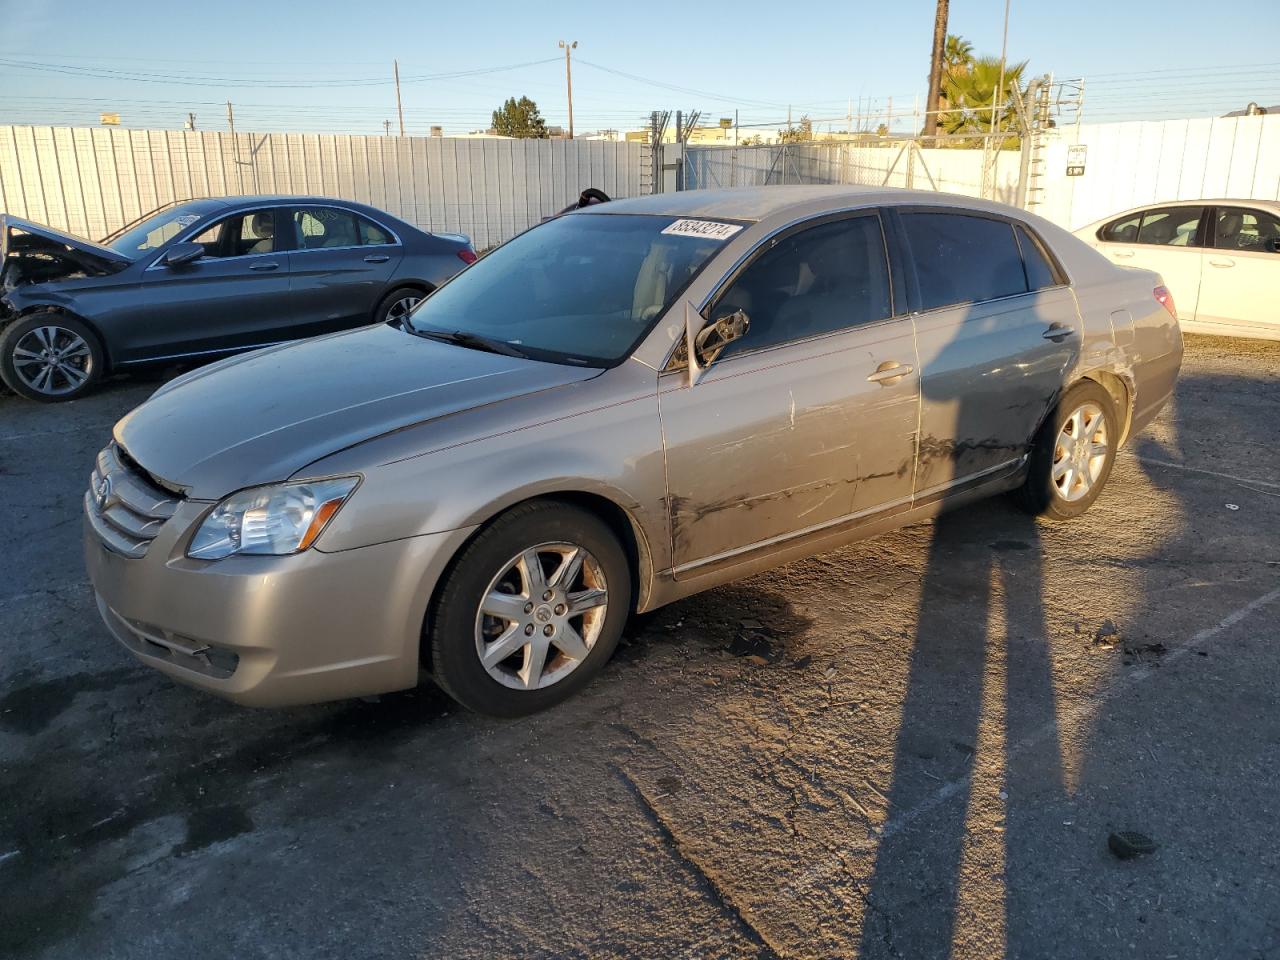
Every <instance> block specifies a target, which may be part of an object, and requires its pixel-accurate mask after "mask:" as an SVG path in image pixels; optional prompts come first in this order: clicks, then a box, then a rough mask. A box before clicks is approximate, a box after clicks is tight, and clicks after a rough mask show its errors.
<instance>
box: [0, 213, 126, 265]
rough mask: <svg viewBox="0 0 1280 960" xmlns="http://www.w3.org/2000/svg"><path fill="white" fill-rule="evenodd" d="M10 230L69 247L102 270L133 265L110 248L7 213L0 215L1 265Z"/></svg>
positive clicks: (7, 248)
mask: <svg viewBox="0 0 1280 960" xmlns="http://www.w3.org/2000/svg"><path fill="white" fill-rule="evenodd" d="M11 229H13V230H21V231H22V232H23V233H28V234H31V236H33V237H40V238H41V239H42V240H48V241H51V242H52V243H56V244H58V245H60V246H65V247H70V248H71V249H72V250H76V251H79V252H80V253H82V254H84V255H85V256H87V257H90V258H91V259H93V260H96V261H98V262H99V263H100V264H101V265H102V267H103V269H113V268H114V269H119V268H120V267H124V266H128V265H129V264H131V263H133V261H132V260H130V259H129V258H128V257H126V256H125V255H124V254H121V253H116V252H115V251H114V250H112V249H111V248H110V247H104V246H103V245H102V244H100V243H94V242H93V241H92V240H86V239H84V237H77V236H75V235H74V234H70V233H63V232H62V231H61V230H55V229H53V227H46V226H44V225H43V224H39V223H32V222H31V221H30V220H23V219H21V218H20V217H15V216H12V215H10V214H7V213H6V214H0V263H3V262H4V260H5V257H7V256H8V255H9V231H10V230H11Z"/></svg>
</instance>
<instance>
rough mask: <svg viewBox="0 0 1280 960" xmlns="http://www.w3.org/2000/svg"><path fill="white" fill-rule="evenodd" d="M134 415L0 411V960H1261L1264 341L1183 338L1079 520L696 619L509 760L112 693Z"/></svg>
mask: <svg viewBox="0 0 1280 960" xmlns="http://www.w3.org/2000/svg"><path fill="white" fill-rule="evenodd" d="M156 384H157V381H156V380H154V379H152V380H149V381H143V380H133V381H128V380H125V381H120V382H116V383H113V384H110V385H109V386H108V388H107V389H105V390H103V391H102V392H101V393H99V394H97V395H95V396H92V397H89V398H86V399H85V400H81V401H77V402H75V403H73V404H67V405H63V406H54V407H44V406H38V405H34V404H28V403H24V402H20V401H18V400H17V399H15V398H13V397H11V396H4V397H0V495H2V502H3V503H4V505H5V507H6V516H7V520H8V523H7V524H6V526H5V528H4V531H3V533H2V534H0V536H2V537H3V542H4V549H3V551H0V574H2V575H0V778H2V780H0V782H2V783H3V785H4V794H3V796H4V801H3V803H2V804H0V955H3V956H13V957H24V958H27V957H31V958H34V957H47V958H63V957H66V958H80V957H86V956H92V957H96V958H114V957H121V958H123V957H130V958H132V957H172V956H180V955H191V954H195V955H208V954H214V955H227V956H232V955H234V956H238V957H246V958H248V957H300V958H301V957H305V958H320V957H335V958H344V960H345V958H360V957H388V956H395V957H450V958H467V957H475V958H490V957H507V956H511V957H515V956H519V957H631V956H663V957H706V958H713V957H714V958H719V957H853V956H861V957H867V958H881V957H910V958H929V957H943V956H955V957H984V958H986V957H993V956H1003V955H1007V956H1014V957H1054V958H1062V957H1108V958H1110V957H1114V956H1117V955H1124V956H1135V957H1152V958H1166V957H1186V958H1197V957H1211V956H1221V957H1226V956H1230V957H1241V958H1250V957H1271V956H1280V906H1278V905H1280V869H1278V868H1280V824H1278V823H1277V820H1276V817H1275V798H1276V797H1277V796H1280V711H1278V710H1277V695H1276V692H1275V677H1276V675H1277V667H1278V666H1280V644H1278V643H1277V641H1280V469H1277V468H1278V467H1280V458H1278V457H1277V454H1276V450H1277V449H1280V343H1273V344H1268V343H1246V342H1238V341H1235V342H1233V341H1228V340H1218V339H1212V338H1201V337H1190V338H1188V341H1187V353H1186V360H1185V364H1184V370H1183V377H1182V380H1181V382H1180V384H1179V388H1178V391H1177V396H1176V399H1175V403H1174V404H1173V405H1172V406H1171V407H1170V408H1169V409H1167V410H1166V411H1165V412H1164V413H1163V414H1162V415H1161V417H1160V419H1159V420H1158V421H1157V422H1156V423H1155V424H1153V425H1152V427H1150V428H1149V429H1148V430H1147V431H1146V432H1145V433H1144V434H1143V435H1141V436H1140V437H1137V438H1135V439H1134V441H1133V442H1132V443H1131V444H1130V445H1129V447H1128V448H1127V449H1126V451H1125V452H1124V453H1122V455H1121V457H1120V458H1119V460H1118V461H1117V464H1116V468H1115V471H1114V473H1113V475H1112V478H1111V482H1110V485H1109V487H1108V489H1107V490H1106V491H1105V492H1104V493H1103V495H1102V497H1101V498H1100V499H1099V501H1098V502H1097V504H1096V505H1095V506H1094V508H1093V510H1092V511H1091V512H1090V513H1089V514H1088V515H1087V516H1086V517H1085V518H1084V519H1083V520H1081V521H1077V522H1074V523H1070V524H1062V525H1054V524H1045V523H1038V522H1034V521H1032V520H1030V519H1028V518H1026V517H1024V516H1022V515H1021V514H1019V513H1018V512H1016V511H1015V510H1014V509H1013V508H1012V507H1011V506H1009V505H1008V504H1006V503H1005V502H1004V501H1002V500H997V501H991V502H987V503H983V504H979V505H976V506H973V507H969V508H966V509H964V510H961V511H959V512H956V513H954V514H950V515H947V516H946V517H944V518H942V519H940V520H938V521H936V522H934V523H930V524H923V525H919V526H916V527H912V528H910V529H907V530H902V531H898V532H896V533H892V534H888V535H885V536H882V537H880V538H878V539H875V540H872V541H868V542H866V543H862V544H858V545H854V546H851V547H848V548H845V549H842V550H839V551H836V552H833V553H828V554H824V555H822V556H819V557H815V558H812V559H810V560H806V561H802V562H799V563H796V564H793V565H791V566H789V567H786V568H784V569H781V570H777V571H773V572H771V573H767V574H763V575H760V576H757V577H754V578H751V579H749V580H747V581H743V582H741V583H738V584H734V585H731V586H727V587H723V588H720V589H717V590H714V591H711V592H709V593H706V594H704V595H701V596H699V597H693V598H691V599H689V600H685V601H683V602H681V603H679V604H676V605H674V606H672V607H669V608H666V609H664V610H661V611H658V612H656V613H654V614H651V615H649V616H646V617H643V618H637V619H636V620H635V621H634V622H633V623H632V624H631V625H630V626H629V628H628V631H627V634H626V639H625V641H624V644H623V646H622V647H621V649H620V650H619V653H618V655H617V657H616V658H615V660H614V661H613V663H612V664H611V665H610V666H609V667H608V668H607V669H606V671H605V672H604V674H603V675H602V676H601V677H600V678H599V680H597V681H596V682H595V683H594V684H592V686H591V687H589V688H588V689H587V690H586V691H585V692H584V694H583V695H581V696H579V697H578V698H577V699H576V700H574V701H572V702H570V703H568V704H566V705H564V706H562V707H560V708H558V709H555V710H552V711H550V712H548V713H545V714H541V715H539V716H535V717H532V718H527V719H523V720H519V721H497V720H491V719H487V718H480V717H476V716H473V715H470V714H467V713H464V712H462V711H460V710H459V709H457V708H456V707H455V706H454V705H453V704H452V703H451V702H450V701H448V700H447V699H446V698H445V697H444V696H443V695H441V694H440V693H438V692H437V691H435V690H434V688H432V687H430V686H429V685H427V686H423V687H420V688H419V689H417V690H413V691H409V692H406V693H401V694H394V695H389V696H384V697H382V698H380V700H379V701H378V702H363V701H356V702H345V703H336V704H326V705H321V706H316V707H307V708H301V709H292V710H281V711H271V712H266V711H252V710H247V709H243V708H239V707H235V706H233V705H231V704H227V703H223V702H221V701H219V700H216V699H213V698H211V697H209V696H206V695H203V694H200V693H198V692H196V691H194V690H191V689H188V688H185V687H181V686H178V685H176V684H174V683H172V682H170V681H168V680H166V679H165V678H164V677H162V676H161V675H159V674H157V673H155V672H153V671H151V670H149V669H146V668H144V667H142V666H140V665H138V664H136V663H135V662H134V661H133V660H132V659H131V658H130V657H129V656H128V655H127V654H126V653H125V651H123V650H122V649H120V648H119V647H118V646H117V645H116V644H115V643H114V641H112V640H111V639H110V637H109V636H108V635H107V633H106V630H105V629H104V628H103V627H102V626H101V625H100V623H99V621H98V617H97V613H96V611H95V610H94V608H93V603H92V599H91V597H90V594H89V590H88V588H87V585H86V583H85V579H84V573H83V569H82V565H81V561H80V546H79V538H80V522H79V510H80V497H81V495H82V493H83V489H84V485H85V483H86V482H87V477H88V473H89V470H90V467H91V465H92V459H93V455H94V453H95V452H96V451H97V450H98V448H99V447H100V446H101V445H102V444H103V443H104V442H105V440H106V437H107V435H108V431H109V428H110V424H111V423H112V422H113V420H114V419H115V418H116V417H118V416H120V415H121V414H123V413H124V412H126V411H127V410H128V409H129V408H130V407H131V406H133V405H134V404H136V403H138V402H140V401H141V400H142V399H143V398H145V397H146V396H147V395H148V394H149V393H150V392H151V390H153V389H154V388H155V386H156ZM1107 621H1110V623H1111V625H1112V626H1113V628H1114V629H1113V630H1110V629H1108V627H1107V626H1106V623H1107ZM1119 829H1135V830H1141V831H1143V832H1145V833H1147V834H1149V835H1150V836H1151V837H1152V838H1154V839H1155V841H1156V842H1157V843H1158V844H1159V848H1158V850H1157V851H1156V852H1155V853H1154V854H1152V855H1150V856H1147V857H1142V858H1139V859H1134V860H1129V861H1121V860H1118V859H1116V858H1114V857H1113V856H1112V855H1111V854H1110V853H1109V852H1108V850H1107V836H1108V834H1109V833H1110V832H1111V831H1113V830H1119Z"/></svg>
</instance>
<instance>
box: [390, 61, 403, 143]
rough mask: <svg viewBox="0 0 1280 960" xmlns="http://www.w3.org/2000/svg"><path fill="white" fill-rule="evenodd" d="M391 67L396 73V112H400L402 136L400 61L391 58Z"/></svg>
mask: <svg viewBox="0 0 1280 960" xmlns="http://www.w3.org/2000/svg"><path fill="white" fill-rule="evenodd" d="M391 68H392V70H393V71H394V72H395V75H396V113H398V114H400V136H402V137H403V136H404V107H402V106H401V105H400V61H399V60H392V61H391Z"/></svg>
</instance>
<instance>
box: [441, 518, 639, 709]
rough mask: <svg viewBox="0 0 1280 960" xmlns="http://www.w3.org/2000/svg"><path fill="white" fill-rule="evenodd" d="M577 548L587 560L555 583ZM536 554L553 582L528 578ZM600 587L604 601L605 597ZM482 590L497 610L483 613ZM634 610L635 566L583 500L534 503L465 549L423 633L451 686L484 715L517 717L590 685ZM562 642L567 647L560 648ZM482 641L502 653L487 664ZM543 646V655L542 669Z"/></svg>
mask: <svg viewBox="0 0 1280 960" xmlns="http://www.w3.org/2000/svg"><path fill="white" fill-rule="evenodd" d="M571 549H576V550H577V551H578V553H577V554H576V556H577V557H578V558H579V566H578V567H577V568H576V569H573V565H572V564H567V568H568V569H569V570H571V572H570V573H569V580H568V582H567V584H564V583H557V582H556V576H557V574H563V573H565V572H566V560H567V559H572V557H573V556H574V554H571V553H569V552H568V551H570V550H571ZM530 552H534V553H536V555H537V559H538V566H539V567H540V568H541V573H542V576H543V577H544V579H545V580H546V581H547V583H546V584H545V585H542V584H540V583H538V581H537V580H536V579H535V580H534V582H533V583H530V582H529V580H528V579H527V577H526V574H525V571H526V570H528V569H531V567H530V564H529V562H528V560H527V559H523V561H522V556H523V557H525V558H527V557H528V556H529V555H530ZM557 557H559V559H558V560H557V559H556V558H557ZM533 576H534V577H535V578H536V577H537V574H533ZM601 590H603V591H604V599H605V602H604V604H603V605H599V604H598V603H597V601H599V600H600V591H601ZM548 592H550V599H544V597H545V596H546V594H547V593H548ZM495 597H496V598H497V600H495V599H494V598H495ZM506 597H511V598H512V599H511V600H506V599H505V598H506ZM482 598H489V607H490V609H492V610H497V611H498V612H499V613H498V615H490V614H486V613H484V612H482V610H481V600H482ZM497 601H501V602H497ZM522 601H523V602H522ZM575 603H576V604H578V605H579V607H580V609H579V612H577V613H575V612H574V604H575ZM588 604H596V605H592V606H588ZM562 611H563V612H562ZM630 612H631V570H630V567H629V564H628V562H627V557H626V554H625V553H624V551H623V549H622V546H621V545H620V544H619V543H618V539H617V537H615V536H614V535H613V533H612V531H610V529H609V527H608V526H607V525H606V524H605V523H604V522H603V521H602V520H600V518H598V517H597V516H595V515H594V514H592V513H588V512H587V511H585V510H581V509H579V508H577V507H574V506H570V505H568V504H564V503H558V502H555V501H551V500H543V501H535V502H532V503H528V504H524V505H521V506H518V507H515V508H513V509H511V510H510V511H508V512H507V513H505V514H502V515H501V516H500V517H498V519H497V520H495V521H493V523H491V524H490V525H489V526H488V527H487V528H486V529H484V530H483V531H482V532H481V533H480V534H479V535H478V536H476V538H475V539H474V540H472V541H471V542H470V543H469V544H468V545H467V546H466V547H464V548H463V550H462V551H461V553H460V554H459V555H458V557H457V559H456V560H455V561H454V563H453V564H452V566H451V568H450V570H449V571H448V573H447V574H446V575H445V580H444V583H443V586H442V588H441V590H440V592H439V594H438V596H437V599H436V602H435V604H434V605H433V608H432V611H431V614H430V616H429V619H428V625H427V630H426V636H425V638H424V639H425V642H426V643H427V644H429V647H430V655H431V663H432V670H433V673H434V678H435V681H436V683H437V684H438V685H439V686H440V688H441V689H443V690H444V691H445V693H447V694H449V695H450V696H451V697H453V698H454V699H455V700H457V701H458V702H459V703H461V704H462V705H463V706H465V707H468V708H469V709H471V710H474V711H476V712H477V713H485V714H489V715H491V716H497V717H519V716H524V715H526V714H530V713H535V712H537V711H539V710H545V709H546V708H548V707H551V706H553V705H555V704H557V703H560V702H561V701H563V700H565V699H567V698H568V697H570V696H572V695H573V694H574V693H577V692H578V691H579V690H580V689H582V688H583V687H584V686H586V684H587V683H588V682H589V681H590V680H591V678H592V677H594V676H595V675H596V674H597V673H599V672H600V670H601V669H602V668H603V667H604V665H605V664H606V663H607V662H608V661H609V658H610V657H611V656H612V655H613V651H614V649H615V648H616V647H617V645H618V638H619V637H620V636H621V635H622V628H623V626H624V625H625V623H626V621H627V617H628V615H629V614H630ZM566 628H571V630H566ZM571 637H577V638H578V640H579V641H580V642H577V643H575V642H573V641H572V640H571ZM561 641H563V642H564V644H565V647H564V648H562V647H560V646H557V644H558V643H560V642H561ZM482 648H483V649H485V650H487V651H488V652H489V653H490V655H491V656H492V657H493V658H494V659H493V660H491V661H490V663H489V664H488V665H486V664H485V663H484V662H482V660H481V649H482ZM539 649H542V650H545V660H544V661H543V664H542V667H541V669H539V670H537V672H536V674H535V672H534V669H533V668H535V667H537V665H538V654H537V650H539ZM508 651H509V653H508ZM504 653H507V654H508V655H507V656H505V657H503V658H502V659H498V658H499V657H502V656H503V654H504ZM571 654H572V655H571Z"/></svg>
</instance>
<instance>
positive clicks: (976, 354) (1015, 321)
mask: <svg viewBox="0 0 1280 960" xmlns="http://www.w3.org/2000/svg"><path fill="white" fill-rule="evenodd" d="M1053 324H1057V325H1059V328H1060V329H1062V331H1063V334H1062V336H1061V337H1059V338H1058V339H1047V338H1046V334H1047V333H1049V332H1051V331H1050V327H1051V325H1053ZM916 343H917V349H918V350H919V352H920V364H921V370H922V380H921V419H920V459H919V464H918V466H917V469H916V484H915V495H916V497H917V498H921V497H927V496H932V495H936V494H938V493H939V492H944V491H945V490H946V489H947V488H948V487H950V486H952V485H955V484H960V483H964V482H966V481H967V480H970V479H973V478H976V477H977V476H980V475H985V474H987V473H989V472H992V471H996V470H999V469H1000V468H1001V467H1005V466H1010V465H1012V464H1014V463H1016V462H1018V461H1019V460H1020V459H1021V458H1022V457H1023V456H1025V454H1026V453H1027V450H1028V448H1029V446H1030V443H1031V440H1032V438H1033V436H1034V435H1035V432H1036V430H1037V428H1038V427H1039V425H1040V423H1041V421H1042V420H1043V418H1044V416H1045V414H1046V413H1047V411H1048V410H1049V409H1050V408H1051V407H1052V406H1053V403H1054V401H1055V400H1056V398H1057V397H1058V395H1059V394H1060V393H1061V391H1062V390H1063V389H1064V387H1065V386H1066V385H1068V383H1069V382H1070V379H1071V375H1072V372H1073V371H1074V370H1075V369H1076V367H1077V365H1078V358H1079V355H1080V350H1081V343H1082V331H1081V323H1080V320H1079V317H1078V315H1077V313H1076V306H1075V299H1074V298H1073V297H1072V295H1071V290H1070V289H1069V288H1067V287H1058V288H1054V289H1051V290H1045V291H1042V292H1039V293H1032V294H1024V295H1022V296H1017V297H1009V298H1007V299H1004V300H997V301H992V302H989V303H982V304H966V305H964V306H959V307H949V308H946V309H942V310H934V311H930V312H929V313H926V314H923V315H921V316H918V317H917V318H916Z"/></svg>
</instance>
